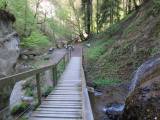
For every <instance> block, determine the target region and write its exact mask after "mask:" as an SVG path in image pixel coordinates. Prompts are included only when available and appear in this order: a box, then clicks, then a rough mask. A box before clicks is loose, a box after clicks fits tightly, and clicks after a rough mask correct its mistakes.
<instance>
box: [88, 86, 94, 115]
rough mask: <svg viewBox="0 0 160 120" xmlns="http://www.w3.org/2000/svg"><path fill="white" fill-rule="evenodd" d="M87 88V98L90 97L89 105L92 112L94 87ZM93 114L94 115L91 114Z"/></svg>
mask: <svg viewBox="0 0 160 120" xmlns="http://www.w3.org/2000/svg"><path fill="white" fill-rule="evenodd" d="M87 89H88V94H89V98H90V102H91V107H92V111H93V113H94V111H95V108H94V107H95V106H94V105H95V96H94V88H92V87H87ZM93 116H94V115H93Z"/></svg>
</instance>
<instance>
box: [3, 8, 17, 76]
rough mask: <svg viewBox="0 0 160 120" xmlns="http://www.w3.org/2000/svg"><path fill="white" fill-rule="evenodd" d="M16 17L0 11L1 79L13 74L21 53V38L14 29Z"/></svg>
mask: <svg viewBox="0 0 160 120" xmlns="http://www.w3.org/2000/svg"><path fill="white" fill-rule="evenodd" d="M14 22H15V17H14V16H13V15H12V14H10V13H9V12H6V11H4V10H0V77H3V76H6V75H7V74H10V73H12V71H13V70H14V66H15V65H16V61H17V58H18V56H19V53H20V48H19V43H20V40H19V36H18V34H17V33H16V32H15V30H14V29H13V23H14Z"/></svg>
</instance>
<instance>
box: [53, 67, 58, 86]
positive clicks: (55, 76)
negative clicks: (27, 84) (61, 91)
mask: <svg viewBox="0 0 160 120" xmlns="http://www.w3.org/2000/svg"><path fill="white" fill-rule="evenodd" d="M53 80H54V86H56V85H57V65H55V66H54V67H53Z"/></svg>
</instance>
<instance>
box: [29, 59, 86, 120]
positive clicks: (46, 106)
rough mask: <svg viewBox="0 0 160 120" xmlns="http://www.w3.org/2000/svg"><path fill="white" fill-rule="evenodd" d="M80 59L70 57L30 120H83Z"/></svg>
mask: <svg viewBox="0 0 160 120" xmlns="http://www.w3.org/2000/svg"><path fill="white" fill-rule="evenodd" d="M81 64H82V63H81V57H72V58H71V60H70V62H69V64H68V66H67V67H66V70H65V71H64V73H63V74H62V76H61V78H60V80H59V82H58V84H57V86H56V87H55V89H54V90H53V91H52V92H51V94H50V95H49V96H48V97H47V98H46V99H45V100H44V101H43V102H42V104H41V105H40V106H39V107H38V108H37V109H36V111H35V112H33V114H32V117H31V118H30V120H84V119H85V118H84V113H83V112H84V109H85V108H84V105H83V103H84V101H83V99H84V97H83V90H82V89H83V86H82V83H83V81H82V77H81Z"/></svg>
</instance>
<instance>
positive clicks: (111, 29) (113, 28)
mask: <svg viewBox="0 0 160 120" xmlns="http://www.w3.org/2000/svg"><path fill="white" fill-rule="evenodd" d="M119 30H120V25H119V24H118V23H115V24H113V25H111V26H110V27H109V28H108V29H107V31H106V32H107V34H108V35H110V36H112V34H114V33H116V32H118V31H119Z"/></svg>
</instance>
